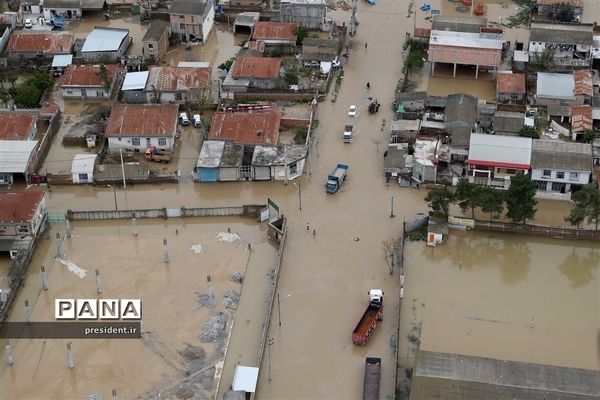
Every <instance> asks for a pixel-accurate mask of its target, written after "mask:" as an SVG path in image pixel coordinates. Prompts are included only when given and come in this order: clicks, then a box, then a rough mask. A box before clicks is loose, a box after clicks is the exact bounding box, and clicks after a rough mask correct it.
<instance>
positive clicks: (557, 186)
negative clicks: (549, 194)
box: [552, 182, 567, 193]
mask: <svg viewBox="0 0 600 400" xmlns="http://www.w3.org/2000/svg"><path fill="white" fill-rule="evenodd" d="M566 185H567V184H566V183H562V182H552V191H553V192H560V193H564V192H565V189H566Z"/></svg>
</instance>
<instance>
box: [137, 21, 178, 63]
mask: <svg viewBox="0 0 600 400" xmlns="http://www.w3.org/2000/svg"><path fill="white" fill-rule="evenodd" d="M170 34H171V26H170V25H169V24H168V23H167V22H165V21H161V20H159V19H153V20H152V21H150V26H149V27H148V30H147V31H146V33H145V34H144V37H143V38H142V43H143V44H144V47H142V55H143V56H144V58H145V59H153V60H154V61H159V60H160V59H162V57H163V56H164V55H165V54H166V53H167V49H168V48H169V35H170Z"/></svg>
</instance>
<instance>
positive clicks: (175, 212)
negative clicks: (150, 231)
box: [167, 208, 181, 218]
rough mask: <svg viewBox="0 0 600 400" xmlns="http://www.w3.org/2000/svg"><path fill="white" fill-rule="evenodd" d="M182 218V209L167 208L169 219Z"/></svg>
mask: <svg viewBox="0 0 600 400" xmlns="http://www.w3.org/2000/svg"><path fill="white" fill-rule="evenodd" d="M179 217H181V208H167V218H179Z"/></svg>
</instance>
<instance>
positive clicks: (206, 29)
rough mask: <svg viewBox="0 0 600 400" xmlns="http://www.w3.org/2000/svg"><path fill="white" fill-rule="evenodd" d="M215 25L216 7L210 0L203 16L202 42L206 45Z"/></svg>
mask: <svg viewBox="0 0 600 400" xmlns="http://www.w3.org/2000/svg"><path fill="white" fill-rule="evenodd" d="M214 25H215V5H214V3H213V2H212V1H210V0H209V2H208V4H207V5H206V8H205V9H204V15H203V16H202V40H203V41H204V42H205V43H206V41H207V40H208V37H209V36H210V33H211V32H212V29H213V26H214Z"/></svg>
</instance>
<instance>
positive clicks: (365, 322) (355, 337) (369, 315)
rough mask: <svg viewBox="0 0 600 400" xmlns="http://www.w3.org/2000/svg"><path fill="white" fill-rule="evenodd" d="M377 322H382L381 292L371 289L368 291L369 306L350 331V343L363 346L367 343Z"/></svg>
mask: <svg viewBox="0 0 600 400" xmlns="http://www.w3.org/2000/svg"><path fill="white" fill-rule="evenodd" d="M377 321H383V291H382V290H380V289H371V290H370V291H369V305H368V306H367V309H366V310H365V312H364V313H363V316H362V318H361V319H360V321H358V324H357V325H356V328H354V330H353V331H352V343H354V344H356V345H358V346H364V345H366V344H367V343H368V342H369V339H370V338H371V335H373V332H375V327H376V326H377Z"/></svg>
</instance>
